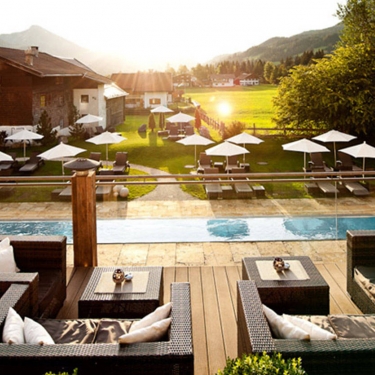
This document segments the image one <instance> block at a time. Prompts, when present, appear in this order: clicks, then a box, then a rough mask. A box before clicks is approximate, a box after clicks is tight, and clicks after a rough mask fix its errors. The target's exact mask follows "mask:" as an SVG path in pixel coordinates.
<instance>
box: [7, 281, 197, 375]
mask: <svg viewBox="0 0 375 375" xmlns="http://www.w3.org/2000/svg"><path fill="white" fill-rule="evenodd" d="M22 286H24V285H22ZM3 298H4V296H3ZM3 298H2V299H1V300H0V306H1V312H2V314H1V318H2V321H0V330H1V331H2V328H3V323H4V311H6V312H7V311H8V306H9V305H10V304H13V305H14V306H15V308H16V309H18V307H19V306H17V303H18V304H20V303H19V302H18V301H15V300H12V301H9V303H8V301H4V300H3ZM20 298H22V300H23V303H22V304H21V305H27V304H28V298H23V297H22V296H21V297H20ZM171 302H172V303H173V307H172V312H171V317H172V323H171V327H170V329H169V334H168V338H167V340H165V341H159V342H151V343H138V344H129V345H119V344H55V345H45V346H39V345H28V344H20V345H8V344H0V372H1V373H2V374H16V373H27V374H30V375H34V374H35V375H40V374H44V373H45V372H47V371H53V372H56V373H57V372H59V371H68V372H69V373H71V372H72V371H73V369H74V368H78V373H79V374H80V375H95V374H98V375H102V374H106V375H112V374H116V375H118V374H119V373H127V374H163V375H164V374H174V375H179V374H181V375H189V374H193V373H194V355H193V346H192V322H191V304H190V284H189V283H172V284H171ZM5 305H7V306H5ZM23 311H27V308H26V309H25V306H24V307H23Z"/></svg>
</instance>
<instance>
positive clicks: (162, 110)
mask: <svg viewBox="0 0 375 375" xmlns="http://www.w3.org/2000/svg"><path fill="white" fill-rule="evenodd" d="M151 112H152V113H170V112H173V111H172V110H171V109H169V108H168V107H165V106H163V105H160V106H159V107H156V108H154V109H151Z"/></svg>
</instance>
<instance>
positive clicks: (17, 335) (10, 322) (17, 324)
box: [3, 307, 25, 344]
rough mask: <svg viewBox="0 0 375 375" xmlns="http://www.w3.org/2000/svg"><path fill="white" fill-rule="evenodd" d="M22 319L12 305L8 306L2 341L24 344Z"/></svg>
mask: <svg viewBox="0 0 375 375" xmlns="http://www.w3.org/2000/svg"><path fill="white" fill-rule="evenodd" d="M23 326H24V323H23V320H22V318H21V317H20V315H19V314H18V313H17V311H16V310H14V309H13V308H12V307H9V310H8V315H7V317H6V319H5V324H4V328H3V342H4V343H6V344H24V343H25V337H24V334H23Z"/></svg>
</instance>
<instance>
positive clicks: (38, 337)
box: [24, 317, 55, 345]
mask: <svg viewBox="0 0 375 375" xmlns="http://www.w3.org/2000/svg"><path fill="white" fill-rule="evenodd" d="M24 335H25V341H26V344H35V345H53V344H54V343H55V342H54V341H53V339H52V337H51V336H50V334H49V333H48V332H47V330H46V329H45V328H44V327H43V326H42V325H40V324H39V323H37V322H35V321H34V320H32V319H30V318H28V317H25V320H24Z"/></svg>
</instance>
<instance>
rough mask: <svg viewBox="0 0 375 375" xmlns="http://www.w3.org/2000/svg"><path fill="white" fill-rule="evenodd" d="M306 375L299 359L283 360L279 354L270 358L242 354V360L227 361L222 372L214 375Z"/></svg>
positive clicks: (261, 355)
mask: <svg viewBox="0 0 375 375" xmlns="http://www.w3.org/2000/svg"><path fill="white" fill-rule="evenodd" d="M276 374H279V375H280V374H282V375H306V372H305V370H303V368H302V360H301V358H289V359H283V358H282V356H281V353H274V354H272V356H270V355H268V354H267V353H263V354H249V355H246V354H244V355H243V356H242V358H236V359H230V358H228V359H227V364H226V366H225V368H224V370H219V371H218V372H217V374H216V375H276Z"/></svg>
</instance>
